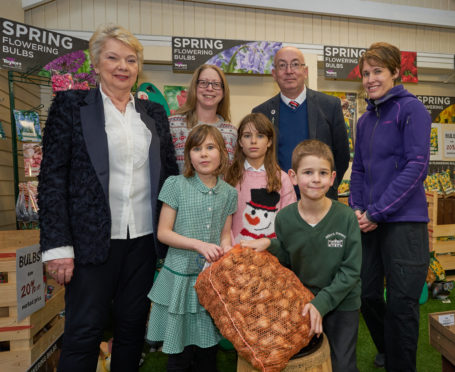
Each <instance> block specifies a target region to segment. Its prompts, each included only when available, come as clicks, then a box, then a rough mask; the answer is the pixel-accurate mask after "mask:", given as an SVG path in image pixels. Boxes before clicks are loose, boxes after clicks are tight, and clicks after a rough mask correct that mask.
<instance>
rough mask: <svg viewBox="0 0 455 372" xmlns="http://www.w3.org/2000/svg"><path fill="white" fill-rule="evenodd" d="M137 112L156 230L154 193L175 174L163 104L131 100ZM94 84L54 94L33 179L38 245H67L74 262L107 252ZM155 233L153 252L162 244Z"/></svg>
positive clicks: (103, 156)
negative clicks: (145, 134)
mask: <svg viewBox="0 0 455 372" xmlns="http://www.w3.org/2000/svg"><path fill="white" fill-rule="evenodd" d="M135 108H136V111H137V112H139V113H140V116H141V119H142V121H143V122H144V123H145V125H146V126H147V128H148V129H149V130H150V132H151V133H152V141H151V144H150V148H149V164H150V185H151V200H152V203H151V208H152V215H153V231H154V232H157V229H158V227H157V223H158V217H159V207H160V204H159V202H158V194H159V190H160V188H161V186H162V184H163V182H164V180H165V179H166V178H167V177H168V176H169V175H173V174H178V168H177V164H176V161H175V152H174V147H173V145H172V138H171V135H170V132H169V122H168V120H167V116H166V112H165V111H164V108H163V107H162V106H161V105H159V104H157V103H152V102H150V101H145V100H140V99H137V98H136V99H135ZM104 123H105V120H104V107H103V102H102V96H101V93H100V91H99V89H92V90H90V91H67V92H59V93H57V95H56V97H55V98H54V101H53V103H52V105H51V108H50V110H49V115H48V119H47V121H46V126H45V128H44V136H43V160H42V163H41V170H40V175H39V184H38V204H39V216H40V230H41V234H40V245H41V250H42V251H45V250H48V249H52V248H57V247H61V246H67V245H71V246H73V248H74V254H75V261H76V262H78V263H82V264H87V263H91V264H100V263H103V262H105V260H106V259H107V257H108V253H109V245H110V234H111V216H110V208H109V150H110V151H115V149H109V148H108V142H107V135H106V131H105V127H104ZM154 237H155V250H156V254H157V256H158V257H164V256H165V254H166V247H165V246H163V245H162V244H161V243H159V242H158V241H157V239H156V234H154Z"/></svg>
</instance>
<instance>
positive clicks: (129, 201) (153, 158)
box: [39, 25, 177, 372]
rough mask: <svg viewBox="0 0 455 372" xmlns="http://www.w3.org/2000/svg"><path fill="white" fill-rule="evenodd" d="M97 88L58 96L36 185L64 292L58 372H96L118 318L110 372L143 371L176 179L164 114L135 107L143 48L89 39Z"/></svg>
mask: <svg viewBox="0 0 455 372" xmlns="http://www.w3.org/2000/svg"><path fill="white" fill-rule="evenodd" d="M89 46H90V55H91V60H92V63H93V65H94V66H95V71H96V73H97V74H98V77H99V85H98V87H97V88H96V89H92V90H90V91H68V92H60V93H58V94H57V95H56V97H55V99H54V101H53V103H52V106H51V108H50V111H49V116H48V120H47V122H46V129H45V135H44V139H43V161H42V164H41V173H40V179H39V207H40V227H41V241H40V243H41V250H42V252H43V261H45V262H46V263H47V270H48V272H49V273H50V274H51V275H52V276H53V277H54V278H55V279H56V280H57V281H58V282H59V283H60V284H66V294H65V302H66V319H65V333H64V338H63V349H62V353H61V358H60V363H59V371H65V372H67V371H78V372H80V371H95V369H96V364H97V359H98V353H99V343H100V341H101V337H102V334H103V328H104V326H105V322H106V319H108V317H109V314H110V311H111V310H112V319H113V327H114V343H113V350H112V363H111V368H112V371H136V370H137V369H138V365H139V359H140V355H141V350H142V346H143V340H144V331H145V322H146V317H147V313H148V310H149V307H150V302H149V300H148V299H147V293H148V292H149V290H150V288H151V286H152V283H153V273H154V271H155V265H156V260H157V257H163V256H164V255H165V249H164V247H162V246H160V245H159V244H158V242H157V239H156V231H157V221H158V215H159V213H158V202H157V197H158V193H159V190H160V188H161V185H162V183H163V182H164V180H165V179H166V178H167V176H169V175H171V174H176V173H177V165H176V162H175V155H174V149H173V146H172V140H171V136H170V133H169V123H168V121H167V118H166V113H165V111H164V109H163V108H162V107H161V106H160V105H157V104H153V103H151V102H149V101H143V100H137V99H134V98H133V96H132V95H131V93H130V92H131V88H132V87H133V85H134V83H135V82H136V80H137V77H138V73H140V71H141V68H142V62H143V53H142V51H143V48H142V45H141V44H140V42H139V41H138V40H137V39H136V37H134V36H133V35H132V34H131V33H130V32H129V31H127V30H125V29H123V28H122V27H119V26H115V25H108V26H102V27H100V28H99V29H98V30H97V31H96V32H95V33H94V34H93V36H92V38H91V39H90V44H89Z"/></svg>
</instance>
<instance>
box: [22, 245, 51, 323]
mask: <svg viewBox="0 0 455 372" xmlns="http://www.w3.org/2000/svg"><path fill="white" fill-rule="evenodd" d="M16 282H17V284H16V285H17V291H16V292H17V319H18V321H21V320H22V319H24V318H25V317H27V316H29V315H30V314H32V313H34V312H35V311H37V310H39V309H40V308H42V307H43V306H44V303H45V297H44V281H43V263H42V261H41V252H40V251H39V245H32V246H30V247H25V248H21V249H18V250H17V251H16Z"/></svg>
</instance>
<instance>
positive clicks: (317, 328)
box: [302, 302, 322, 337]
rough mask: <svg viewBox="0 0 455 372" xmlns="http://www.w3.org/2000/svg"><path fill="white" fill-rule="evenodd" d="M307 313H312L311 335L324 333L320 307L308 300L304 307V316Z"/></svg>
mask: <svg viewBox="0 0 455 372" xmlns="http://www.w3.org/2000/svg"><path fill="white" fill-rule="evenodd" d="M307 314H309V315H310V324H311V329H310V334H309V337H313V335H314V334H316V335H318V337H319V335H320V334H321V333H322V316H321V314H320V313H319V311H318V309H316V307H315V306H314V305H313V304H312V303H311V302H308V303H307V304H306V305H305V306H304V307H303V312H302V315H303V316H307Z"/></svg>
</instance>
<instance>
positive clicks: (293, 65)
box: [275, 62, 306, 71]
mask: <svg viewBox="0 0 455 372" xmlns="http://www.w3.org/2000/svg"><path fill="white" fill-rule="evenodd" d="M288 66H289V68H290V69H291V71H296V70H300V67H304V66H306V65H305V63H299V62H291V63H286V62H279V63H278V64H277V65H276V66H275V67H276V68H277V69H278V70H280V71H286V70H287V68H288Z"/></svg>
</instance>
